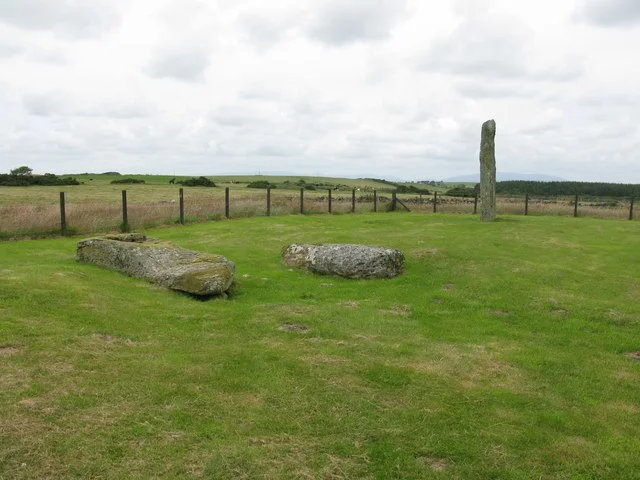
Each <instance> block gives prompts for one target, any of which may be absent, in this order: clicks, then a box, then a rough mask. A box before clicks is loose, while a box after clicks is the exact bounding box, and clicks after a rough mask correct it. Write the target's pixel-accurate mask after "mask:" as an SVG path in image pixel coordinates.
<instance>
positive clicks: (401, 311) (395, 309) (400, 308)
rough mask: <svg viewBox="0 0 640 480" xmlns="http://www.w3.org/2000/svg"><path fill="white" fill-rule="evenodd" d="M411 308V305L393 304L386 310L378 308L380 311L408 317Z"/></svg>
mask: <svg viewBox="0 0 640 480" xmlns="http://www.w3.org/2000/svg"><path fill="white" fill-rule="evenodd" d="M412 311H413V309H412V308H411V305H394V306H392V307H391V308H388V309H386V310H380V313H382V314H387V315H396V316H399V317H408V316H409V315H411V312H412Z"/></svg>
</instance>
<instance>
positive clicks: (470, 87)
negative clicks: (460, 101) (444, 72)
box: [453, 79, 539, 99]
mask: <svg viewBox="0 0 640 480" xmlns="http://www.w3.org/2000/svg"><path fill="white" fill-rule="evenodd" d="M453 86H454V88H455V89H456V91H457V92H458V93H460V94H461V95H463V96H465V97H469V98H476V99H478V98H508V97H512V98H515V97H531V96H535V95H536V94H538V93H539V89H536V88H534V86H533V85H532V84H528V83H523V82H521V81H516V82H511V81H503V80H498V81H494V82H487V81H484V80H480V79H477V80H468V79H464V80H455V81H454V83H453Z"/></svg>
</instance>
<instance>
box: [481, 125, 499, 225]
mask: <svg viewBox="0 0 640 480" xmlns="http://www.w3.org/2000/svg"><path fill="white" fill-rule="evenodd" d="M495 137H496V122H495V120H487V121H486V122H484V123H483V124H482V137H481V140H480V220H482V221H483V222H491V221H493V220H495V219H496V144H495Z"/></svg>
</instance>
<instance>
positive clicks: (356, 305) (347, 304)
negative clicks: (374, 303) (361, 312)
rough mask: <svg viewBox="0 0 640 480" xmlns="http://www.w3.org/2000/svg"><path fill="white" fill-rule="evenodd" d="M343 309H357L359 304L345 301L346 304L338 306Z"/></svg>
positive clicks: (353, 301)
mask: <svg viewBox="0 0 640 480" xmlns="http://www.w3.org/2000/svg"><path fill="white" fill-rule="evenodd" d="M338 305H339V306H341V307H344V308H358V306H359V304H358V302H356V301H355V300H347V301H346V302H342V303H339V304H338Z"/></svg>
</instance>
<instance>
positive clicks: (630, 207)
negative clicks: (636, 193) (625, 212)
mask: <svg viewBox="0 0 640 480" xmlns="http://www.w3.org/2000/svg"><path fill="white" fill-rule="evenodd" d="M629 220H633V197H631V205H629Z"/></svg>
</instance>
